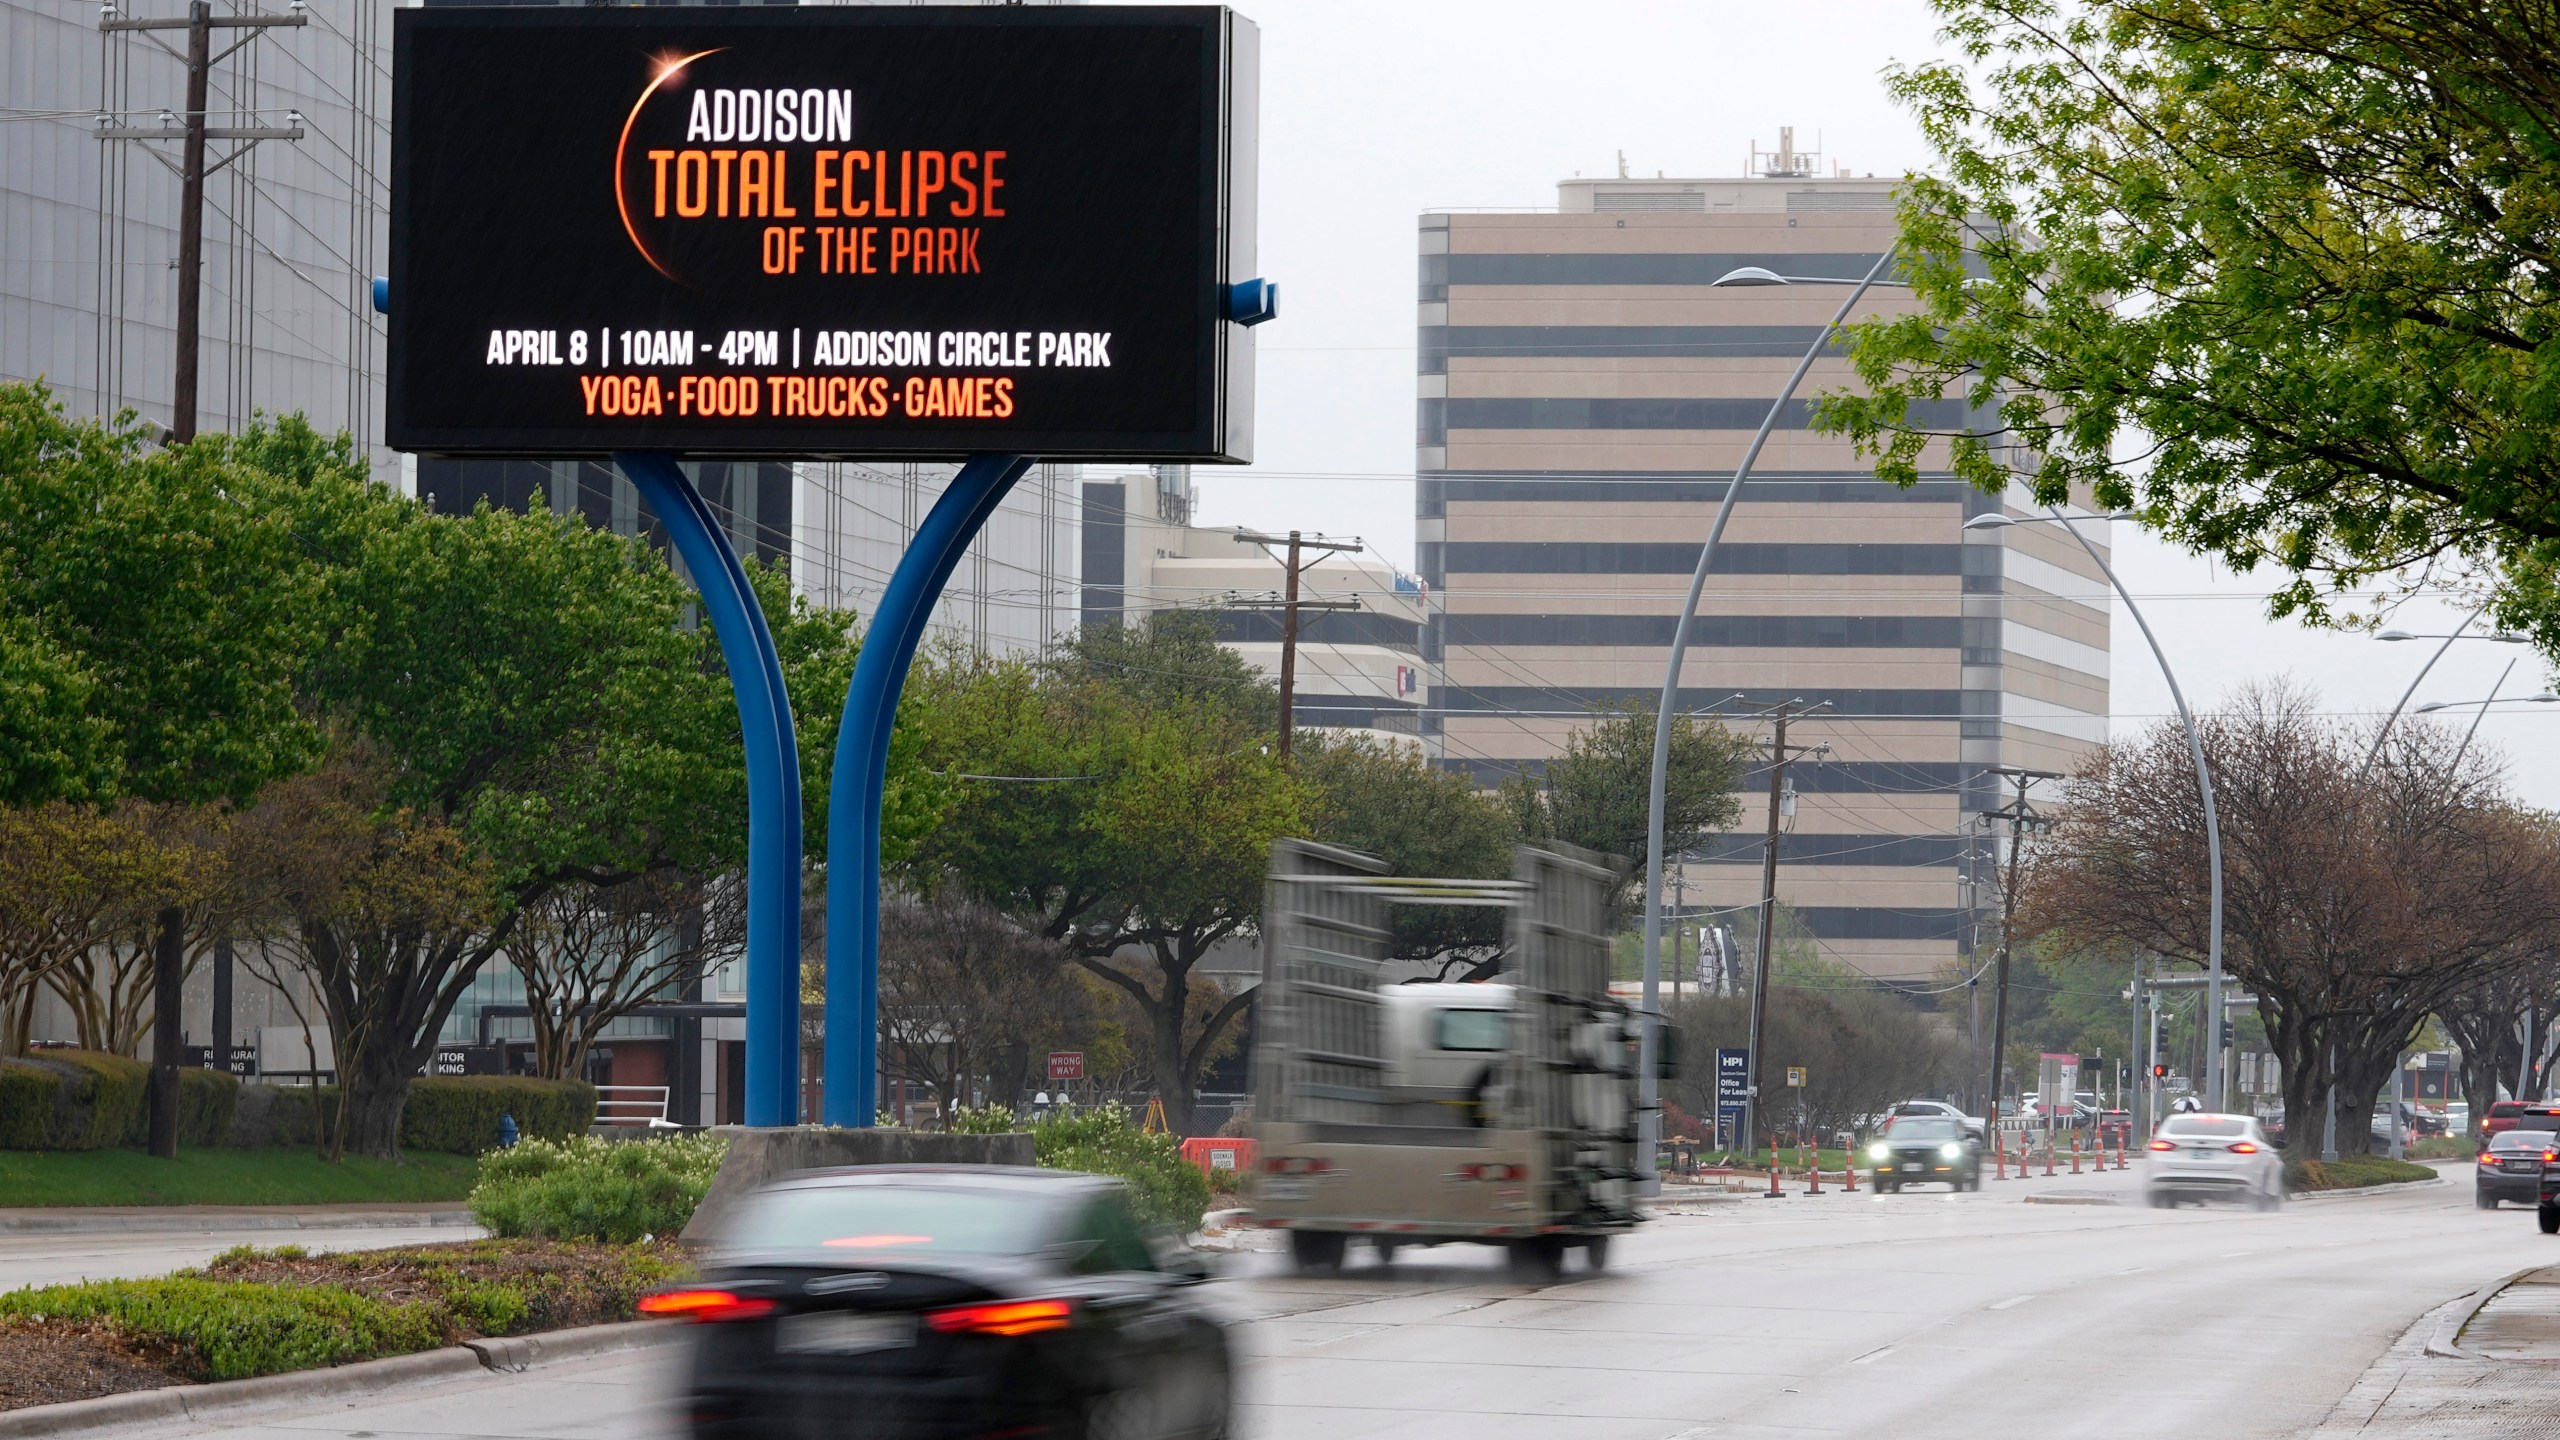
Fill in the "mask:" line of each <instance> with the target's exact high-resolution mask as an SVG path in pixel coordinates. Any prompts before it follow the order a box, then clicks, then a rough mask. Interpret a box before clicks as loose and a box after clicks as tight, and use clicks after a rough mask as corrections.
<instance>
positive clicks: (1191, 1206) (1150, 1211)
mask: <svg viewBox="0 0 2560 1440" xmlns="http://www.w3.org/2000/svg"><path fill="white" fill-rule="evenodd" d="M1031 1144H1032V1149H1033V1152H1034V1153H1035V1154H1036V1155H1038V1157H1039V1160H1040V1164H1041V1166H1042V1167H1043V1168H1045V1169H1050V1170H1084V1171H1089V1172H1091V1173H1093V1174H1096V1175H1116V1176H1118V1177H1119V1178H1120V1179H1122V1180H1124V1181H1126V1182H1128V1185H1129V1193H1130V1198H1131V1199H1132V1200H1134V1201H1135V1202H1136V1203H1137V1207H1138V1213H1139V1214H1140V1215H1141V1216H1142V1217H1144V1218H1145V1219H1147V1220H1148V1221H1150V1222H1151V1223H1154V1224H1158V1225H1163V1226H1166V1227H1168V1228H1169V1229H1171V1230H1172V1231H1173V1232H1174V1233H1175V1234H1177V1235H1188V1234H1190V1233H1191V1232H1192V1231H1194V1230H1197V1229H1199V1228H1200V1217H1201V1216H1203V1215H1206V1214H1208V1213H1209V1177H1207V1176H1205V1175H1203V1174H1201V1173H1200V1167H1199V1166H1197V1165H1194V1164H1192V1163H1191V1162H1190V1161H1188V1160H1186V1159H1184V1158H1182V1142H1181V1141H1180V1140H1179V1139H1177V1138H1175V1137H1174V1136H1171V1135H1149V1134H1147V1133H1146V1131H1145V1130H1144V1129H1143V1128H1141V1127H1140V1125H1139V1124H1138V1122H1137V1120H1136V1118H1135V1117H1133V1116H1131V1115H1130V1113H1129V1112H1128V1111H1127V1110H1126V1109H1124V1108H1122V1107H1121V1106H1120V1105H1119V1104H1118V1103H1117V1102H1114V1103H1111V1104H1108V1105H1096V1106H1093V1107H1091V1108H1089V1109H1083V1110H1065V1109H1060V1110H1052V1111H1050V1112H1049V1113H1048V1114H1046V1115H1043V1116H1041V1117H1040V1118H1039V1119H1038V1120H1036V1121H1034V1122H1032V1125H1031Z"/></svg>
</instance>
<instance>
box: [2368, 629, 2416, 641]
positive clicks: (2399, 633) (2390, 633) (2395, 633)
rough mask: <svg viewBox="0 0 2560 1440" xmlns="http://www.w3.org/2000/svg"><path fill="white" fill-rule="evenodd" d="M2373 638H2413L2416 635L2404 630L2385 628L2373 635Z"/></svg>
mask: <svg viewBox="0 0 2560 1440" xmlns="http://www.w3.org/2000/svg"><path fill="white" fill-rule="evenodd" d="M2373 638H2374V639H2376V640H2415V639H2417V638H2418V637H2417V636H2415V635H2412V634H2410V633H2409V632H2408V631H2406V630H2385V631H2382V632H2381V633H2379V634H2377V635H2375V636H2374V637H2373Z"/></svg>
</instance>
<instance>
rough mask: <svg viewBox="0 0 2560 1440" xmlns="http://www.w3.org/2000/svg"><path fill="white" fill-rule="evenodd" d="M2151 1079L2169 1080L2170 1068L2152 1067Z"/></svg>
mask: <svg viewBox="0 0 2560 1440" xmlns="http://www.w3.org/2000/svg"><path fill="white" fill-rule="evenodd" d="M2151 1078H2152V1079H2154V1080H2166V1079H2168V1078H2169V1067H2168V1066H2166V1065H2154V1066H2152V1067H2151Z"/></svg>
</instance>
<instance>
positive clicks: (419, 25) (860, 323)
mask: <svg viewBox="0 0 2560 1440" xmlns="http://www.w3.org/2000/svg"><path fill="white" fill-rule="evenodd" d="M1222 19H1223V16H1222V12H1220V11H1217V10H1213V9H1145V10H1128V9H1120V10H1113V9H1105V8H1075V9H1044V10H1024V9H991V8H966V9H940V10H937V9H873V8H868V7H861V8H854V7H848V8H832V7H830V8H794V9H787V10H743V11H725V12H724V11H718V10H710V11H705V10H700V9H685V10H673V11H670V10H646V11H630V10H622V11H610V10H608V11H575V10H569V11H562V10H497V11H485V10H484V11H474V10H428V11H418V10H403V11H400V12H398V14H397V16H396V24H397V27H398V28H397V30H396V32H395V45H396V52H395V53H396V63H397V66H398V68H397V71H396V78H395V100H394V124H395V131H394V135H393V212H392V214H393V224H392V236H391V247H392V248H391V278H392V297H393V300H392V319H391V326H390V329H391V353H390V380H391V400H390V407H389V417H390V443H391V444H392V445H393V446H395V447H397V448H401V449H414V450H424V451H430V452H441V453H458V454H461V453H481V454H514V455H538V454H599V453H603V452H605V451H608V450H614V449H643V448H657V449H672V450H678V451H681V452H683V453H688V454H722V453H727V454H773V455H825V454H880V455H889V454H896V455H913V456H923V455H950V454H959V453H965V452H971V451H985V450H994V449H1002V450H1011V451H1017V452H1023V453H1036V454H1043V455H1051V456H1077V455H1082V456H1088V457H1091V456H1104V455H1110V456H1125V457H1128V458H1154V457H1175V456H1191V457H1197V458H1217V457H1218V456H1219V454H1220V452H1221V449H1222V446H1223V443H1224V440H1225V436H1224V434H1223V431H1222V424H1221V421H1222V416H1221V413H1220V412H1221V393H1220V384H1221V379H1222V376H1221V364H1220V350H1221V337H1220V335H1219V330H1220V327H1221V325H1222V323H1223V322H1221V321H1220V320H1219V318H1218V316H1217V311H1216V300H1217V296H1218V291H1219V285H1220V283H1221V282H1222V281H1223V280H1224V279H1226V278H1227V277H1225V276H1223V275H1222V274H1221V273H1220V268H1221V261H1220V256H1221V254H1222V251H1223V242H1222V238H1221V236H1220V233H1219V229H1220V220H1221V216H1222V214H1223V213H1224V207H1223V205H1222V203H1221V196H1220V194H1219V187H1220V185H1221V183H1222V181H1223V178H1224V173H1225V170H1224V163H1223V157H1222V155H1221V154H1220V150H1219V146H1220V144H1221V136H1220V130H1219V123H1218V122H1219V116H1220V106H1221V103H1222V97H1221V94H1220V81H1219V76H1220V69H1221V64H1222V60H1223V56H1222V42H1221V35H1222V29H1221V25H1222ZM699 51H715V52H717V53H713V54H709V55H703V56H701V57H700V58H698V59H695V60H693V61H692V62H691V63H690V64H689V65H688V66H686V67H685V69H684V70H683V71H682V72H681V73H680V74H679V75H677V76H676V77H675V78H673V79H671V80H670V81H669V82H668V83H667V84H666V85H664V86H662V87H661V88H660V89H659V90H658V91H657V92H656V94H655V95H654V96H653V97H652V98H651V99H650V100H649V102H648V103H647V105H646V106H645V107H643V109H642V110H641V112H640V114H639V116H638V118H637V119H636V120H633V119H632V116H633V107H634V104H635V102H636V101H637V100H638V99H639V97H640V96H641V94H642V92H643V91H644V90H646V89H647V87H648V85H649V82H650V81H651V79H653V78H654V77H655V76H656V75H657V73H658V66H659V65H660V64H662V63H663V62H664V61H665V60H667V59H671V58H674V57H678V56H684V55H692V54H694V53H695V52H699ZM783 87H789V88H792V89H795V90H798V89H809V88H814V89H820V90H832V89H850V90H852V91H853V92H854V136H853V139H852V141H851V142H850V143H851V147H853V148H861V149H866V150H873V151H885V152H888V155H889V156H890V162H889V163H890V164H891V165H892V166H894V165H896V164H897V163H898V162H897V159H896V156H897V154H898V152H900V151H905V150H916V151H921V150H938V151H944V152H953V151H960V150H976V151H980V152H985V151H999V150H1000V151H1003V152H1005V159H1004V161H1003V162H1002V174H1003V176H1004V182H1005V183H1004V189H1003V197H1004V209H1005V210H1006V212H1007V213H1006V214H1005V215H1004V216H1002V217H994V218H989V217H979V218H976V219H973V220H965V221H964V220H955V219H952V218H948V217H931V218H929V219H927V220H925V221H920V222H909V221H890V222H888V223H891V224H898V223H935V224H942V225H957V224H969V223H974V224H976V225H977V226H978V230H979V236H978V240H977V246H978V251H977V253H978V258H979V262H980V264H981V266H982V268H983V273H980V274H974V275H936V274H922V275H909V274H901V275H895V276H892V275H887V274H871V275H859V276H847V275H839V274H819V273H814V266H815V263H816V261H817V259H818V255H817V244H816V241H815V239H814V238H811V239H809V240H808V241H807V246H808V248H807V250H806V252H805V253H804V255H803V257H802V260H801V265H802V269H801V272H800V273H797V274H788V275H767V274H765V273H763V271H762V269H761V267H760V265H759V262H758V253H759V250H758V247H759V244H760V235H761V231H762V230H763V228H764V227H765V226H766V225H768V224H798V225H804V226H815V225H822V224H823V225H830V226H846V225H854V224H862V223H871V222H869V221H856V220H846V219H836V220H820V219H818V218H816V217H815V216H813V214H812V204H811V200H812V195H811V171H810V165H811V161H812V159H813V156H814V153H815V151H816V150H817V149H819V148H830V149H839V150H840V149H844V148H848V147H847V146H846V145H845V144H842V143H831V144H829V145H827V146H824V147H820V146H815V145H811V144H809V143H806V142H797V143H786V144H782V145H774V144H772V143H771V142H760V143H759V146H758V148H768V149H775V148H778V149H781V150H783V151H785V152H786V153H787V154H788V156H789V160H788V162H787V164H788V168H789V173H790V177H791V178H790V181H789V185H790V190H789V196H790V201H791V204H792V205H793V206H794V207H795V208H796V209H797V210H798V212H799V213H798V216H797V218H796V219H791V220H778V219H777V220H762V219H735V218H733V219H730V220H727V221H721V222H716V223H713V222H709V221H692V222H686V224H685V225H683V226H677V225H675V224H673V222H671V221H660V220H656V219H655V218H654V217H652V216H651V215H650V213H649V210H650V203H649V202H650V190H649V183H650V182H649V174H648V167H647V164H646V162H645V161H644V160H643V159H642V158H641V157H642V156H643V155H644V154H645V152H646V151H647V150H648V149H650V148H653V147H654V148H670V147H680V146H682V145H684V143H685V142H684V138H683V137H684V125H685V118H686V114H687V109H688V106H689V104H690V98H691V93H692V92H693V91H694V90H696V89H711V88H733V89H740V88H751V89H778V88H783ZM626 123H629V124H631V125H632V132H631V139H630V144H629V148H628V151H627V153H626V155H625V171H624V173H625V175H626V178H627V180H628V182H629V191H628V199H629V204H630V210H631V215H632V221H633V223H634V224H635V226H636V227H637V228H638V230H639V234H640V236H641V237H642V238H643V239H644V240H647V241H648V242H649V243H650V245H651V247H652V249H653V250H654V251H655V252H656V253H657V254H658V255H659V256H660V257H661V259H662V260H664V261H665V262H666V263H668V264H669V265H670V268H672V269H674V270H675V271H676V273H677V274H678V275H679V276H680V277H681V278H682V281H683V283H678V282H676V281H671V280H670V279H668V278H667V277H666V276H665V275H663V274H661V273H660V272H659V271H658V270H657V269H656V268H655V267H654V266H653V265H652V264H651V263H650V261H649V259H648V258H646V257H645V256H644V255H643V254H642V253H641V252H640V250H639V249H638V248H637V247H636V246H635V245H634V243H633V239H632V236H631V235H630V234H629V233H627V232H626V230H625V228H624V219H623V213H622V210H621V208H620V207H619V206H618V205H617V202H616V195H615V189H614V162H615V155H616V149H617V144H618V142H619V141H620V139H621V136H622V133H623V129H624V126H625V124H626ZM695 144H696V147H697V148H699V146H700V142H695ZM948 194H949V192H946V197H947V196H948ZM687 232H689V233H687ZM881 243H882V245H883V249H884V252H885V248H886V242H885V240H883V241H882V242H881ZM883 259H884V260H885V253H884V256H883ZM582 328H583V329H584V330H586V331H588V332H590V334H592V332H593V331H595V330H596V329H598V328H605V329H610V330H612V331H614V332H616V333H617V334H618V333H619V332H622V331H626V330H636V329H674V330H691V331H693V332H694V334H695V338H696V340H697V342H705V343H716V342H717V341H718V340H719V339H720V338H721V336H723V335H724V334H725V333H727V332H729V331H732V330H766V331H777V332H779V333H780V335H781V337H782V347H781V351H782V353H781V363H780V364H778V365H773V366H732V365H726V364H722V363H719V362H717V361H710V360H704V361H701V362H700V363H697V364H695V365H691V366H681V367H679V366H629V365H622V364H613V365H601V364H598V363H597V362H596V360H595V358H594V357H593V356H592V355H591V356H590V358H589V360H588V362H587V363H585V364H583V365H549V366H542V365H507V366H499V365H491V364H488V363H487V362H486V358H485V357H486V352H487V348H488V344H489V336H490V332H492V331H493V330H523V329H534V330H550V331H556V332H559V333H560V335H561V337H562V341H563V344H564V347H565V343H566V337H567V332H569V331H572V330H577V329H582ZM795 328H796V329H798V330H799V331H800V332H801V335H802V342H801V352H800V362H801V363H800V366H799V368H798V369H797V370H794V369H793V368H792V366H791V363H790V362H791V359H792V356H791V353H790V350H791V347H790V336H791V332H792V331H793V330H794V329H795ZM825 330H847V331H850V330H923V331H930V332H936V333H939V332H943V331H951V330H991V331H1001V332H1005V333H1007V334H1012V333H1014V332H1020V331H1033V332H1038V331H1053V332H1065V331H1107V332H1109V333H1110V334H1111V337H1112V338H1111V342H1110V357H1111V364H1110V365H1109V367H1107V368H1101V367H1096V368H1089V369H1075V368H1058V367H1049V368H1032V369H989V368H986V367H983V366H950V365H927V366H922V367H903V368H901V369H897V370H889V371H883V370H879V369H876V368H874V367H862V368H861V369H860V370H859V371H856V372H852V373H864V374H886V375H887V376H889V378H890V382H891V384H892V385H895V384H896V383H898V382H899V381H900V380H902V379H903V378H904V377H905V376H907V375H909V374H919V373H921V374H941V375H1000V376H1009V377H1011V378H1012V379H1013V381H1014V382H1015V384H1014V394H1013V401H1014V403H1015V404H1016V405H1017V406H1018V410H1017V413H1016V414H1015V415H1014V416H1013V417H1012V418H1010V419H1005V420H996V419H945V418H932V417H919V418H909V417H905V416H902V415H899V414H896V413H895V412H893V413H891V414H890V415H888V416H886V417H883V418H877V419H833V420H830V419H777V418H775V417H773V416H772V415H771V414H770V413H769V412H768V413H764V414H761V415H760V416H759V417H758V418H755V419H746V418H723V419H714V418H705V417H682V416H678V415H676V414H675V413H674V406H673V405H672V403H670V404H669V406H668V413H667V414H666V415H665V416H663V417H649V418H644V419H639V420H631V419H611V420H607V419H602V418H591V417H589V416H588V415H587V414H586V413H585V405H584V403H583V401H582V396H581V392H580V388H579V383H578V377H579V376H580V375H581V374H593V373H604V372H611V373H633V372H655V373H657V374H659V375H660V376H661V377H662V379H663V380H665V381H666V382H667V383H668V384H670V385H672V383H673V381H674V379H675V377H676V376H677V375H678V374H679V373H685V372H691V373H697V374H709V373H724V374H757V375H762V374H769V373H796V374H804V375H805V374H825V373H835V374H841V373H848V372H847V371H846V370H844V369H842V368H840V367H839V368H829V369H821V368H820V367H816V366H815V365H813V364H812V363H811V358H812V352H813V349H814V337H815V335H816V334H817V332H820V331H825Z"/></svg>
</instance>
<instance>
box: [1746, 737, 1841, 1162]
mask: <svg viewBox="0 0 2560 1440" xmlns="http://www.w3.org/2000/svg"><path fill="white" fill-rule="evenodd" d="M1830 704H1831V702H1830V701H1828V700H1824V701H1820V702H1817V703H1815V704H1812V705H1807V704H1805V703H1804V702H1803V701H1801V700H1789V701H1787V702H1786V703H1784V704H1782V705H1780V706H1779V707H1778V708H1777V709H1775V710H1772V711H1770V712H1769V715H1768V718H1769V719H1770V720H1772V721H1774V722H1775V727H1774V729H1773V731H1772V733H1771V734H1770V737H1769V838H1768V842H1767V848H1766V849H1764V850H1763V851H1762V852H1761V856H1760V946H1759V951H1760V953H1759V956H1758V958H1757V959H1756V960H1755V961H1754V962H1753V965H1752V980H1751V1052H1750V1054H1749V1055H1748V1056H1747V1057H1745V1071H1744V1077H1743V1110H1742V1117H1743V1134H1742V1145H1743V1148H1744V1149H1746V1150H1747V1149H1749V1148H1750V1147H1751V1146H1753V1145H1755V1144H1757V1143H1758V1140H1757V1138H1756V1137H1757V1135H1758V1134H1759V1128H1760V1124H1761V1122H1762V1120H1763V1119H1764V1118H1765V1117H1764V1116H1763V1115H1762V1114H1761V1106H1760V1073H1761V1072H1760V1066H1761V1061H1762V1058H1763V1057H1762V1055H1761V1051H1762V1050H1763V1049H1764V1048H1765V1044H1764V1042H1765V1041H1766V1039H1767V1036H1768V1030H1769V952H1770V947H1771V941H1772V939H1773V932H1774V931H1775V930H1776V929H1777V922H1778V819H1779V813H1780V809H1781V806H1782V802H1783V801H1784V800H1785V798H1786V778H1787V762H1788V761H1789V760H1791V759H1793V758H1794V755H1793V754H1791V753H1790V752H1789V750H1788V748H1787V722H1788V721H1789V720H1791V719H1794V718H1796V717H1797V716H1802V715H1811V714H1813V713H1814V712H1816V711H1819V710H1823V709H1826V708H1828V707H1829V706H1830ZM1795 749H1796V751H1797V752H1801V753H1813V752H1822V753H1827V752H1828V751H1829V750H1830V749H1831V747H1830V746H1828V745H1799V746H1797V747H1795Z"/></svg>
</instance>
